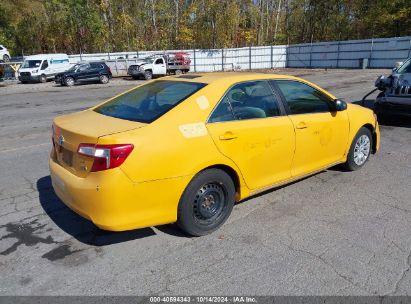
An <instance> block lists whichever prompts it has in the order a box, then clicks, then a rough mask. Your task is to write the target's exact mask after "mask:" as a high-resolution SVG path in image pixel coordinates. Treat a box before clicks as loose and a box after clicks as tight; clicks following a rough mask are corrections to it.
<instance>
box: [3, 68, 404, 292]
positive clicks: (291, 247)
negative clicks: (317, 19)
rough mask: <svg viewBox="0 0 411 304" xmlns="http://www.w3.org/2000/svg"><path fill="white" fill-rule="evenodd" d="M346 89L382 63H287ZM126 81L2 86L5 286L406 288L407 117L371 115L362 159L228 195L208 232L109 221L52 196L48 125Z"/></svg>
mask: <svg viewBox="0 0 411 304" xmlns="http://www.w3.org/2000/svg"><path fill="white" fill-rule="evenodd" d="M286 72H287V73H291V74H295V75H300V76H302V77H304V78H306V79H309V80H312V81H314V82H316V83H318V84H319V85H322V86H323V87H325V88H327V89H329V90H330V91H331V92H333V93H334V94H336V95H337V96H339V97H342V98H345V99H347V100H352V101H355V100H359V99H361V97H362V96H363V95H364V94H365V93H367V91H368V90H371V89H372V88H373V83H374V79H375V78H376V76H377V75H378V74H380V73H383V72H385V73H388V71H386V70H385V71H378V70H370V71H360V70H352V71H345V70H337V71H331V70H330V71H328V72H325V71H305V70H288V71H286ZM135 84H136V82H134V81H129V80H120V79H119V80H115V81H113V82H112V83H111V84H110V85H109V86H103V85H83V86H77V87H73V88H64V87H55V86H54V85H53V84H52V83H47V84H36V85H17V84H14V85H8V86H5V87H0V273H1V275H0V294H1V295H5V294H7V295H16V294H18V295H45V294H47V295H56V294H64V295H74V294H81V295H102V294H109V295H131V294H144V295H150V294H174V295H175V294H179V295H183V294H188V295H193V294H201V295H217V294H224V295H239V294H247V295H368V294H378V295H385V294H401V295H411V270H410V262H411V257H410V251H411V182H410V180H411V179H410V178H411V129H410V127H411V124H410V123H409V122H408V123H407V122H405V121H395V125H386V126H382V127H381V133H382V148H381V151H380V153H379V154H378V155H376V156H374V157H372V158H371V160H370V162H369V163H368V164H367V166H366V167H365V168H364V169H363V170H360V171H358V172H353V173H350V172H341V171H339V170H338V169H330V170H327V171H324V172H322V173H320V174H317V175H315V176H312V177H310V178H306V179H304V180H302V181H299V182H296V183H294V184H292V185H288V186H285V187H282V188H280V189H277V190H275V191H271V192H268V193H265V194H264V195H260V196H257V197H255V198H252V199H249V200H247V201H245V202H242V203H240V204H238V205H237V206H236V207H235V208H234V211H233V213H232V216H231V217H230V219H229V221H228V222H227V223H226V224H225V225H224V226H223V227H222V229H220V230H219V231H218V232H216V233H214V234H212V235H209V236H206V237H201V238H187V237H185V236H184V235H182V234H181V233H180V231H179V230H178V229H177V228H175V227H174V226H173V225H166V226H161V227H153V228H147V229H142V230H136V231H130V232H124V233H109V232H104V231H101V230H99V229H97V228H96V227H94V226H93V225H92V224H91V223H89V222H88V221H86V220H84V219H82V218H80V217H79V216H77V215H76V214H74V213H73V212H71V211H70V210H68V209H67V208H66V207H64V206H63V205H62V203H61V202H60V201H59V200H58V199H57V198H56V196H55V195H54V193H53V191H52V189H51V185H50V178H49V174H48V168H47V159H48V153H49V150H50V146H51V140H50V125H51V121H52V118H53V117H55V116H56V115H60V114H64V113H69V112H73V111H78V110H81V109H84V108H86V107H89V106H91V105H94V104H96V103H97V102H98V101H101V100H104V99H105V98H107V97H109V96H112V95H114V94H116V93H118V92H121V91H123V90H125V89H127V88H130V87H131V86H133V85H135Z"/></svg>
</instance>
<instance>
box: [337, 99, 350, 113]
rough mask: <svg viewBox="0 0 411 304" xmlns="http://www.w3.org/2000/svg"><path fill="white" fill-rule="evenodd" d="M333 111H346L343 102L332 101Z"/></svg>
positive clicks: (345, 104)
mask: <svg viewBox="0 0 411 304" xmlns="http://www.w3.org/2000/svg"><path fill="white" fill-rule="evenodd" d="M334 110H335V111H337V112H341V111H345V110H347V103H346V102H345V101H344V100H340V99H336V100H334Z"/></svg>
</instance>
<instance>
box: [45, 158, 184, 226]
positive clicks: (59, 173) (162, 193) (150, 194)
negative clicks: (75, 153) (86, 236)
mask: <svg viewBox="0 0 411 304" xmlns="http://www.w3.org/2000/svg"><path fill="white" fill-rule="evenodd" d="M49 166H50V175H51V181H52V185H53V188H54V191H55V192H56V194H57V196H58V197H59V198H60V199H61V200H62V201H63V203H64V204H65V205H66V206H67V207H69V208H70V209H72V210H73V211H74V212H76V213H77V214H79V215H81V216H83V217H85V218H87V219H89V220H91V221H92V222H93V223H94V224H95V225H97V226H98V227H99V228H101V229H104V230H111V231H124V230H130V229H136V228H143V227H149V226H154V225H160V224H167V223H172V222H175V221H176V220H177V206H178V202H179V200H180V197H181V194H182V193H183V191H184V189H185V187H186V185H187V184H188V182H189V181H190V179H191V178H190V177H189V176H185V177H178V178H170V179H163V180H156V181H151V182H144V183H133V182H132V181H131V180H130V179H129V178H128V177H127V176H126V175H125V174H124V173H123V171H122V170H121V169H120V168H116V169H111V170H107V171H101V172H95V173H90V174H89V175H88V176H87V177H86V178H80V177H78V176H76V175H73V174H72V173H71V172H69V171H67V170H66V169H64V168H63V167H61V166H60V165H59V164H58V163H56V162H55V161H54V160H53V159H50V160H49Z"/></svg>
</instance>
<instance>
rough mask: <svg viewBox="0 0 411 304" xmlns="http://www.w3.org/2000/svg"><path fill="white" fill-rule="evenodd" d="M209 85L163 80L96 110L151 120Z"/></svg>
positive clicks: (112, 115) (132, 119) (147, 121)
mask: <svg viewBox="0 0 411 304" xmlns="http://www.w3.org/2000/svg"><path fill="white" fill-rule="evenodd" d="M204 86H206V84H205V83H198V82H184V81H166V80H160V81H155V82H152V83H149V84H147V85H142V86H140V87H137V88H135V89H134V90H132V91H130V92H127V93H124V94H122V95H120V96H117V97H115V98H114V99H112V100H110V101H108V102H106V103H105V104H102V105H101V106H99V107H97V108H96V109H95V111H96V112H97V113H100V114H103V115H107V116H111V117H116V118H121V119H126V120H131V121H138V122H143V123H151V122H153V121H155V120H156V119H157V118H159V117H160V116H162V115H164V114H165V113H167V112H168V111H169V110H171V109H172V108H174V107H175V106H176V105H178V104H179V103H180V102H182V101H183V100H185V99H187V98H188V97H190V96H191V95H193V94H194V93H195V92H197V91H199V90H200V89H202V88H203V87H204Z"/></svg>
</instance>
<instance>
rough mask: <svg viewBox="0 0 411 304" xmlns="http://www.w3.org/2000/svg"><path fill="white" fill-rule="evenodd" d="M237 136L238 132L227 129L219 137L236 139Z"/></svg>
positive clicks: (221, 138)
mask: <svg viewBox="0 0 411 304" xmlns="http://www.w3.org/2000/svg"><path fill="white" fill-rule="evenodd" d="M237 137H238V136H237V135H236V134H234V133H233V132H231V131H227V132H225V133H224V134H223V135H220V137H219V139H220V140H231V139H235V138H237Z"/></svg>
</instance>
